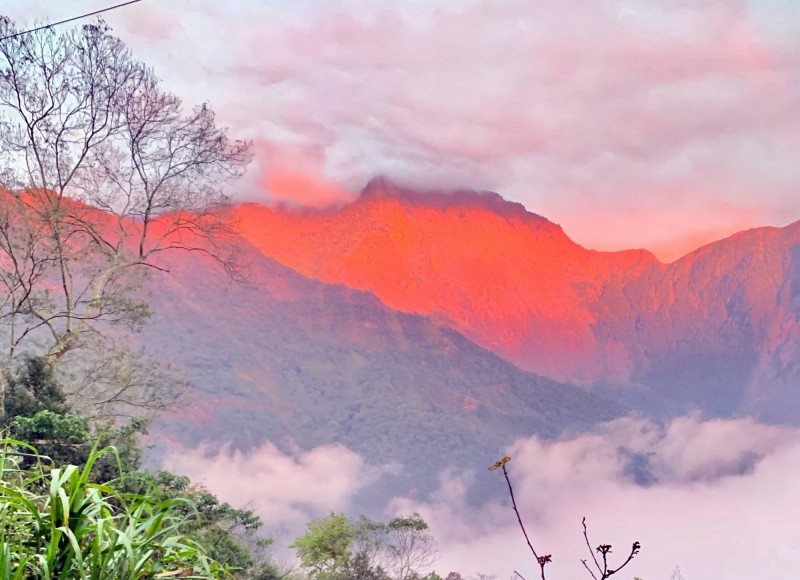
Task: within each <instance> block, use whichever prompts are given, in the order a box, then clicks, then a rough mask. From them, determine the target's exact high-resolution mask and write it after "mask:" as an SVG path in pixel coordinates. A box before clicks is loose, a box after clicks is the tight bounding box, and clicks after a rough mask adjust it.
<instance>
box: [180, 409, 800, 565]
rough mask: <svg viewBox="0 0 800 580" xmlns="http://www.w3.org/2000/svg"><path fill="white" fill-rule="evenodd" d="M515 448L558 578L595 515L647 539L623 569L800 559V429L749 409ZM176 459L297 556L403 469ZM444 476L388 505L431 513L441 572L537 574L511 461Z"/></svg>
mask: <svg viewBox="0 0 800 580" xmlns="http://www.w3.org/2000/svg"><path fill="white" fill-rule="evenodd" d="M506 451H507V452H508V454H509V455H510V456H511V457H512V461H511V463H509V464H508V469H509V473H510V476H511V478H512V482H513V485H514V489H515V495H516V498H517V502H518V503H519V506H520V509H521V511H522V515H523V519H524V521H525V522H526V527H527V530H528V533H529V534H530V536H531V538H532V541H533V543H534V545H535V546H536V547H537V549H538V550H539V552H540V553H541V554H552V556H553V563H552V564H551V565H550V566H549V575H548V577H550V578H579V577H581V576H582V575H584V574H585V571H583V570H582V568H581V564H580V560H581V559H582V558H588V557H589V555H588V553H587V551H586V548H585V546H584V544H583V538H582V536H581V532H582V530H581V519H582V518H583V517H584V516H586V518H587V521H588V524H589V532H590V538H591V540H592V542H593V545H599V544H601V543H609V544H611V545H612V546H613V547H614V552H613V555H614V558H615V559H614V560H613V561H614V562H616V559H617V558H620V557H622V558H624V555H625V554H626V553H627V551H628V550H629V549H630V545H631V544H632V542H633V541H639V542H641V543H642V546H643V548H642V552H641V554H640V555H639V556H638V557H637V558H636V560H635V561H634V562H633V564H631V565H630V568H629V572H630V573H629V574H626V575H625V577H632V576H634V575H636V576H641V577H643V578H647V579H650V580H657V579H663V580H666V579H667V578H669V577H670V573H671V571H672V570H673V569H674V567H675V566H680V568H681V570H682V572H683V575H684V577H685V578H686V580H697V579H707V578H715V579H719V580H746V579H750V578H781V577H785V576H786V573H787V571H790V570H796V569H798V568H800V553H798V551H797V550H796V539H797V537H799V536H800V508H799V507H798V504H797V501H796V497H795V496H796V492H795V488H796V481H798V478H800V431H798V430H797V429H794V428H784V427H775V426H766V425H762V424H758V423H755V422H753V421H752V420H749V419H740V420H713V421H703V420H700V419H699V418H697V417H683V418H678V419H675V420H673V421H672V422H671V423H669V424H668V425H666V426H658V425H655V424H653V423H652V422H650V421H649V420H645V419H641V418H625V419H620V420H617V421H614V422H612V423H609V424H607V425H604V426H602V427H600V428H599V429H598V430H597V431H596V432H595V433H593V434H588V435H582V436H577V437H571V438H564V439H561V440H558V441H542V440H540V439H538V438H529V439H522V440H519V441H516V442H514V443H513V444H512V445H510V447H509V449H508V450H506ZM166 466H167V467H168V468H170V469H173V470H175V471H177V472H180V473H184V474H187V475H189V476H191V477H193V479H195V480H197V481H201V482H203V483H204V484H205V485H206V486H208V487H209V488H210V489H212V490H213V491H215V492H216V493H218V494H219V495H220V497H221V498H222V499H224V500H227V501H229V502H231V503H232V504H234V505H243V504H247V505H249V506H250V507H251V508H255V509H256V511H258V512H259V513H260V514H261V515H262V517H263V519H264V520H265V522H266V530H267V532H268V533H270V534H273V535H275V536H276V537H277V538H278V554H279V555H282V556H285V557H289V556H288V555H289V554H290V552H289V551H288V550H287V549H286V546H287V545H288V544H289V543H290V542H291V541H292V540H293V539H294V538H295V537H296V536H297V535H298V534H300V533H302V530H303V525H304V523H305V522H306V521H308V520H309V519H311V518H313V517H319V516H321V515H324V514H326V513H328V512H329V511H347V510H349V509H352V507H353V503H352V502H353V498H354V496H355V495H356V494H357V493H358V492H359V491H360V490H362V489H363V488H364V487H365V486H367V485H373V484H374V485H375V486H376V487H379V486H380V484H381V483H380V482H381V481H382V480H381V478H382V477H391V474H390V473H389V472H388V471H389V470H387V469H386V468H381V469H378V468H373V467H369V466H367V465H366V464H365V463H364V461H363V459H362V458H361V457H359V456H358V455H356V454H355V453H353V452H351V451H348V450H347V449H344V448H342V447H339V446H327V447H320V448H316V449H313V450H311V451H301V450H298V449H295V450H293V451H290V452H282V451H279V450H278V449H277V448H275V447H274V446H272V445H269V444H268V445H265V446H264V447H262V448H260V449H258V450H256V451H254V452H253V453H251V454H248V455H243V454H240V453H234V454H231V453H229V452H227V451H222V452H219V453H216V454H214V455H208V454H206V453H205V452H204V451H203V450H199V451H188V450H184V451H181V452H180V453H178V452H175V453H173V454H171V456H170V457H168V458H167V460H166ZM439 477H440V482H441V484H440V487H439V489H438V491H437V492H435V493H434V494H432V495H431V496H430V497H428V498H424V499H419V498H407V497H398V498H393V499H389V498H387V506H386V509H385V510H384V512H383V514H378V515H377V517H385V518H389V517H391V516H393V515H398V514H408V513H411V512H413V511H418V512H420V513H422V514H423V516H424V517H425V519H426V521H428V522H429V524H430V525H431V529H432V532H433V535H434V537H435V538H436V540H437V542H438V546H439V553H440V559H439V561H438V562H437V563H436V565H435V569H436V570H438V571H439V572H440V573H447V572H449V571H451V570H458V571H460V572H461V573H462V574H463V575H464V576H465V577H466V576H468V575H473V574H477V573H486V574H495V575H497V577H498V578H508V577H510V576H511V575H512V574H513V571H514V570H517V571H519V572H520V573H522V574H523V575H524V576H526V577H527V578H532V577H536V574H535V573H534V572H535V566H533V565H532V560H531V555H530V553H529V552H528V548H527V546H526V545H525V543H524V539H523V537H522V535H521V533H520V530H519V528H518V524H517V521H516V517H515V516H514V513H513V511H512V510H511V506H510V502H509V501H508V497H507V488H506V484H505V481H504V480H503V476H502V473H501V472H499V471H495V472H488V471H485V470H483V469H479V470H474V471H464V470H463V469H462V470H456V469H452V468H451V469H446V470H444V471H443V472H442V473H441V474H440V476H439ZM487 484H488V485H493V486H495V487H496V496H495V498H494V499H492V500H491V501H489V502H488V503H486V504H485V505H481V506H475V505H471V504H470V503H468V501H467V499H466V498H467V496H468V492H469V490H470V488H471V487H472V486H475V485H487ZM354 515H355V514H354ZM587 577H588V575H587Z"/></svg>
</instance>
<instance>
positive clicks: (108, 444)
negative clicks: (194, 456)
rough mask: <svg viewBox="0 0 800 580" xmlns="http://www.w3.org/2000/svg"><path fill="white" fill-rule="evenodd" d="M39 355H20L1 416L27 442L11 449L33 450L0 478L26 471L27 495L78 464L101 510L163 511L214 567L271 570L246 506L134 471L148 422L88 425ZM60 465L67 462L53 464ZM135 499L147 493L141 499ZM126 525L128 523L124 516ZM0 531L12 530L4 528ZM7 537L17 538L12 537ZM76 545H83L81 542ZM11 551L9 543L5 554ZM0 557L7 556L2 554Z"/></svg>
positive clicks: (178, 479) (273, 573)
mask: <svg viewBox="0 0 800 580" xmlns="http://www.w3.org/2000/svg"><path fill="white" fill-rule="evenodd" d="M41 362H42V361H40V360H39V359H27V360H26V363H25V364H24V365H23V366H22V368H21V369H20V370H19V371H18V373H17V374H16V375H15V376H14V377H13V381H12V382H13V384H15V385H23V386H24V389H17V391H16V392H15V397H14V398H7V399H6V400H5V401H4V404H5V406H6V409H7V411H6V414H5V417H6V418H9V417H10V419H11V420H10V422H9V424H8V426H7V430H8V431H9V432H10V434H11V436H13V437H14V439H15V440H16V441H18V442H23V441H24V442H26V443H24V444H23V443H19V445H20V446H22V447H17V449H22V448H26V449H28V450H33V449H36V452H35V453H26V454H19V452H18V451H17V452H14V453H16V454H15V455H13V457H14V460H13V462H11V463H8V465H12V463H13V466H14V470H12V471H7V472H4V477H3V480H2V483H3V485H7V484H8V483H9V482H10V481H11V480H12V479H14V478H15V477H16V479H15V481H17V483H18V484H21V483H22V482H23V480H22V479H20V477H19V476H14V477H12V475H11V474H13V473H25V474H28V475H27V476H26V479H24V482H25V486H24V489H25V491H26V492H27V493H28V494H34V495H35V493H36V492H37V491H38V492H39V493H40V494H44V493H45V491H46V490H47V489H48V486H49V485H50V484H49V483H48V482H47V481H46V478H47V477H48V474H52V473H58V472H59V470H62V471H61V472H62V473H65V472H66V471H70V472H71V473H72V472H75V470H80V472H81V474H82V477H83V476H85V485H84V487H85V489H86V490H91V491H90V492H87V493H88V494H89V495H90V496H91V497H92V498H94V499H96V500H98V501H100V500H102V502H101V503H103V502H104V505H105V504H107V505H108V506H111V507H110V508H109V509H111V512H110V515H109V516H108V517H111V518H112V519H114V518H116V519H119V518H121V517H122V516H123V515H127V516H129V515H130V514H129V512H130V510H134V511H136V513H137V514H138V515H139V516H143V514H144V513H145V512H147V513H148V514H149V515H148V517H156V518H157V519H160V520H162V521H164V518H166V517H167V516H169V519H170V522H171V523H170V526H171V527H172V528H173V531H174V532H175V533H176V534H178V535H179V536H180V537H181V538H182V539H183V540H185V542H188V544H187V545H189V546H192V547H193V548H192V549H199V550H201V551H202V553H203V554H205V555H204V557H205V558H208V560H209V561H210V562H211V561H213V562H216V563H217V564H215V565H216V566H218V567H220V568H219V569H220V570H221V569H223V568H224V569H229V570H235V571H238V572H237V576H238V577H241V578H271V577H278V571H277V569H275V567H274V566H271V565H270V564H269V562H267V561H266V560H265V558H264V554H263V553H264V551H265V549H266V547H267V546H268V545H269V543H270V541H269V540H264V539H260V538H259V537H258V536H257V535H256V532H257V530H258V529H259V528H260V527H261V520H260V519H259V518H258V517H257V516H256V515H255V514H253V512H251V511H249V510H239V509H236V508H233V507H232V506H230V505H229V504H227V503H222V502H220V501H219V500H218V499H217V498H216V497H215V496H214V495H212V494H210V493H209V492H208V491H206V490H204V489H202V488H197V487H193V486H192V485H191V483H190V481H189V479H188V478H186V477H182V476H179V475H174V474H171V473H168V472H165V471H161V472H158V473H156V474H153V473H149V472H143V471H139V468H140V465H141V456H142V448H141V445H140V443H139V435H141V434H144V433H146V427H147V422H146V421H144V420H143V419H139V418H133V419H131V421H130V422H129V423H128V424H127V425H124V426H122V427H120V426H117V425H115V424H113V423H105V424H101V425H95V426H94V427H93V428H92V427H91V426H90V425H89V423H88V421H87V420H86V419H85V418H83V417H79V416H76V415H73V414H71V413H69V410H68V407H67V405H66V404H65V403H63V400H64V398H63V393H62V390H61V387H60V385H59V384H58V383H57V381H56V380H55V379H54V378H53V375H52V370H51V369H49V368H48V367H46V366H45V365H43V364H41ZM25 397H27V398H25ZM39 397H41V400H40V399H39ZM19 401H23V403H19ZM8 409H10V410H11V412H10V413H9V412H8ZM105 448H113V450H114V451H113V453H97V452H96V449H105ZM8 449H9V448H8V447H7V448H6V452H7V455H8ZM62 465H67V467H65V468H62V467H60V466H62ZM73 468H74V469H73ZM31 473H33V474H34V475H30V474H31ZM97 490H102V493H101V494H100V496H98V497H95V495H94V494H95V493H96V492H97ZM42 497H44V495H42ZM136 498H139V499H136ZM142 498H148V499H147V501H146V502H145V501H144V500H143V499H142ZM42 502H44V500H42ZM42 502H40V503H42ZM50 503H51V504H52V502H50ZM48 505H49V504H48ZM87 505H88V504H87ZM98 505H99V504H98ZM101 508H102V506H101V507H97V506H95V507H94V508H92V509H94V510H95V511H96V510H101V511H102V509H105V508H102V509H101ZM114 510H117V511H114ZM137 510H138V511H137ZM160 510H161V511H160ZM163 510H166V512H163ZM162 512H163V513H162ZM161 516H164V517H163V518H162V517H161ZM116 519H115V521H116ZM128 525H129V526H130V525H133V524H131V522H128ZM102 526H103V528H102V529H103V530H105V531H108V530H111V529H112V528H111V527H109V525H108V524H102ZM24 528H25V526H24V525H22V529H24ZM109 533H110V532H109ZM3 537H7V538H10V537H11V536H9V535H8V534H5V535H4V536H3ZM69 537H70V536H69V535H66V536H63V537H62V539H61V540H59V541H60V542H65V541H69ZM14 538H15V539H19V536H14ZM64 538H66V539H64ZM70 545H73V544H70ZM78 547H79V548H81V549H83V548H82V547H81V545H80V544H79V545H78ZM115 549H116V548H115ZM0 551H1V550H0ZM14 553H16V552H14V550H13V549H12V547H9V548H8V554H7V556H8V558H11V557H12V556H13V554H14ZM6 561H10V560H8V559H7V558H6ZM1 572H2V568H0V578H3V579H4V577H3V576H2V574H1ZM26 577H27V576H26ZM71 577H72V576H70V578H71ZM113 577H114V578H116V576H113ZM131 577H136V576H131Z"/></svg>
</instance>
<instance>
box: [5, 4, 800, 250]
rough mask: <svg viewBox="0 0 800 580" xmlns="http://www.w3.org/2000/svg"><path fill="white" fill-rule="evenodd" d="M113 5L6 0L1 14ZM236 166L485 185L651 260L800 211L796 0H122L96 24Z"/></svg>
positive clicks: (265, 178)
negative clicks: (212, 121)
mask: <svg viewBox="0 0 800 580" xmlns="http://www.w3.org/2000/svg"><path fill="white" fill-rule="evenodd" d="M113 3H114V2H113V1H112V0H71V1H70V2H47V1H46V0H5V1H4V2H3V7H2V9H0V10H1V11H2V12H5V13H6V14H7V15H8V16H10V17H12V18H13V19H15V20H16V21H17V22H28V23H30V22H33V21H36V20H41V19H44V20H49V21H56V20H59V19H62V18H66V17H71V16H74V15H76V14H78V13H81V12H83V11H91V10H96V9H99V8H104V7H106V6H109V5H111V4H113ZM105 18H106V20H107V22H108V23H109V24H110V25H111V26H112V27H113V29H114V31H115V33H116V34H118V35H119V36H120V37H121V38H122V39H123V40H124V41H125V42H126V43H128V44H129V45H130V46H131V47H132V48H133V50H134V52H135V54H136V55H137V56H139V57H140V58H141V59H143V60H144V61H146V62H148V63H150V64H152V66H153V67H154V68H155V70H156V72H157V73H158V75H159V76H160V77H161V78H162V79H163V84H164V87H165V88H166V89H168V90H170V91H173V92H175V93H177V94H179V95H180V96H181V97H182V98H183V99H184V102H185V103H186V104H187V105H194V104H198V103H201V102H203V101H208V102H210V103H211V104H212V106H213V107H214V108H215V110H216V112H217V115H218V122H219V124H220V125H223V126H227V127H229V128H230V135H231V136H232V137H235V138H248V139H252V140H253V141H254V143H255V147H256V159H255V161H254V163H253V165H252V166H251V168H250V171H249V173H248V175H247V176H246V177H245V178H243V179H242V180H241V181H240V182H239V183H238V184H237V185H236V191H237V192H238V194H239V195H240V197H242V198H246V199H255V200H261V201H267V200H270V199H271V200H291V201H293V202H296V203H300V204H302V205H311V206H319V205H326V204H329V203H333V202H341V201H343V200H347V199H350V198H352V197H354V196H355V195H357V193H358V192H359V191H360V189H361V188H362V187H363V186H364V185H365V184H366V182H367V181H368V180H369V179H370V178H371V177H373V176H375V175H384V176H387V177H389V178H391V179H393V180H394V181H396V182H398V183H399V184H401V185H404V186H410V187H415V188H420V189H456V188H472V189H479V190H492V191H497V192H499V193H500V194H502V195H503V196H504V197H506V198H507V199H511V200H515V201H519V202H522V203H523V204H524V205H525V206H526V207H527V208H528V209H529V210H530V211H532V212H535V213H538V214H540V215H544V216H545V217H547V218H549V219H550V220H551V221H554V222H556V223H559V224H560V225H562V227H563V228H564V229H565V231H566V232H567V233H568V234H569V235H570V236H571V237H572V238H573V239H575V240H576V241H577V242H579V243H581V244H582V245H584V246H587V247H590V248H594V249H624V248H634V247H637V248H638V247H645V248H647V249H650V250H652V251H654V252H655V253H656V254H657V255H658V256H659V257H660V258H662V259H664V260H671V259H674V258H676V257H678V256H680V255H682V254H683V253H685V252H686V251H688V250H690V249H694V248H696V247H698V246H699V245H701V244H703V243H706V242H709V241H712V240H715V239H719V238H721V237H725V236H727V235H729V234H732V233H734V232H736V231H739V230H741V229H744V228H748V227H755V226H760V225H776V226H781V225H786V224H788V223H791V222H792V221H795V220H797V219H800V195H798V191H797V183H798V181H799V180H800V164H798V163H797V162H796V153H797V150H798V145H800V115H797V113H796V111H797V104H798V103H800V2H796V1H795V0H750V1H747V0H728V1H725V0H661V1H656V0H650V1H641V0H594V1H593V2H583V1H579V0H537V1H536V2H531V1H530V0H402V1H387V0H333V1H332V0H292V1H291V2H287V1H286V0H231V1H228V2H218V1H212V0H193V1H192V2H185V1H184V2H179V1H178V0H142V1H141V2H139V3H137V4H133V5H130V6H126V7H123V8H120V9H117V10H114V11H112V12H109V13H107V14H106V15H105Z"/></svg>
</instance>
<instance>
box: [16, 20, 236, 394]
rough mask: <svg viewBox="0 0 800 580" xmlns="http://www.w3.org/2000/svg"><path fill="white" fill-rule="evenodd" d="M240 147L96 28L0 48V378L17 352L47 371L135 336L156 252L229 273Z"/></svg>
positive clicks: (37, 35) (205, 110)
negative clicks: (38, 360)
mask: <svg viewBox="0 0 800 580" xmlns="http://www.w3.org/2000/svg"><path fill="white" fill-rule="evenodd" d="M15 32H17V30H16V28H15V26H14V24H13V23H12V22H10V21H9V20H8V19H1V20H0V36H4V37H5V36H10V35H12V34H14V33H15ZM250 149H251V148H250V143H248V142H241V141H236V142H230V141H229V140H228V138H227V137H226V132H225V130H224V129H220V128H217V127H216V124H215V119H214V114H213V111H212V109H211V108H210V107H209V106H208V105H207V104H203V105H200V106H198V107H195V108H194V109H193V110H192V111H191V112H190V113H188V114H186V113H184V112H183V111H182V106H181V101H180V99H178V98H177V97H176V96H174V95H171V94H169V93H167V92H164V91H163V90H162V89H161V88H160V87H159V81H158V79H157V78H156V77H155V75H154V74H153V71H152V70H151V69H149V68H148V67H146V66H145V65H144V64H142V63H141V62H139V61H137V60H136V59H134V58H133V57H132V55H131V54H130V52H129V50H128V49H127V48H126V47H125V46H124V44H123V43H122V42H121V41H120V40H119V39H117V38H115V37H114V36H112V35H111V34H110V31H109V29H108V27H107V26H105V24H103V23H102V21H100V22H98V23H97V24H93V25H88V26H82V27H79V28H75V29H71V30H69V31H67V32H63V33H60V32H56V31H55V30H53V29H50V28H45V29H42V30H37V31H35V32H32V33H30V34H24V35H20V36H15V37H13V38H9V39H6V40H4V41H0V179H2V186H3V190H2V191H0V285H2V286H1V287H2V290H4V291H5V297H4V298H2V299H0V322H2V324H3V325H4V328H5V332H4V336H3V339H4V340H5V341H6V345H7V347H6V348H4V356H3V359H2V367H1V368H0V370H2V371H4V372H3V374H4V375H5V374H7V373H8V372H9V371H10V369H11V367H12V365H13V361H14V360H15V357H16V356H17V354H18V353H19V351H20V349H25V350H26V351H34V354H38V355H43V356H45V357H46V359H47V361H48V364H49V365H51V366H52V365H56V364H58V363H59V362H60V361H62V360H63V359H64V357H66V356H67V355H68V354H69V353H72V352H75V351H78V350H79V349H81V348H88V347H89V346H90V345H91V346H92V348H93V349H97V347H98V344H100V343H106V342H107V341H105V339H106V338H107V337H109V336H112V335H113V333H114V332H117V333H119V331H118V330H115V329H116V328H122V329H128V330H136V329H137V328H138V327H139V326H140V325H141V324H142V321H143V320H144V319H145V318H146V316H147V315H148V314H149V308H148V305H147V304H146V302H144V301H143V300H142V299H140V298H139V297H138V296H137V293H136V290H137V288H138V287H139V286H140V285H141V282H142V280H143V278H144V276H145V275H146V274H147V273H148V272H151V271H159V270H165V269H166V268H165V266H164V262H163V261H162V260H159V256H160V255H161V254H162V253H164V252H169V251H190V252H202V253H204V254H206V255H208V256H211V257H213V258H214V259H215V260H217V261H218V262H219V263H220V264H221V265H222V266H223V267H225V268H226V269H227V270H228V271H229V272H233V271H234V269H235V256H233V255H232V254H231V253H230V252H229V247H228V246H227V244H226V242H227V241H228V239H229V234H230V228H229V225H228V224H227V222H226V221H225V219H224V217H223V213H222V212H221V211H220V208H221V206H222V205H223V204H224V203H225V201H226V197H225V195H224V194H223V192H222V190H221V187H222V185H223V184H224V182H225V181H227V180H228V179H231V178H234V177H237V176H240V175H241V174H242V173H243V172H244V170H245V167H246V165H247V163H248V162H249V160H250V157H251V154H250ZM95 352H97V351H96V350H95ZM115 352H116V351H115ZM122 366H124V365H122ZM90 374H91V373H90ZM129 376H133V375H130V374H129ZM2 384H3V383H2V382H0V385H2ZM3 391H4V387H3V386H0V402H2V396H3Z"/></svg>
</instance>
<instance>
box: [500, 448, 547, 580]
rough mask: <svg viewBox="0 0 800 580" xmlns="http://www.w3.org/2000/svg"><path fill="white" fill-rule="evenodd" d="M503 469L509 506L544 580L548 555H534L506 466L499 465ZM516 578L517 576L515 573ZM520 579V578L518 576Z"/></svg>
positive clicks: (534, 551)
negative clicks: (515, 515)
mask: <svg viewBox="0 0 800 580" xmlns="http://www.w3.org/2000/svg"><path fill="white" fill-rule="evenodd" d="M501 467H502V468H503V476H504V477H505V478H506V483H507V484H508V493H509V495H510V496H511V505H512V506H513V507H514V513H515V514H517V521H518V522H519V527H520V528H521V529H522V535H523V536H525V541H526V542H527V543H528V547H529V548H530V549H531V553H532V554H533V557H534V558H536V562H537V563H538V564H539V569H540V570H541V573H542V580H546V578H545V575H544V567H545V565H546V564H547V563H548V562H550V555H549V554H548V555H547V556H542V557H539V554H537V553H536V550H535V549H534V547H533V544H531V540H530V538H529V537H528V532H527V531H526V530H525V524H523V523H522V516H520V515H519V509H517V500H516V499H514V488H513V487H512V486H511V479H509V477H508V471H506V464H505V463H503V464H502V465H501ZM517 576H519V574H518V573H517ZM520 577H521V576H520Z"/></svg>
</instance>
